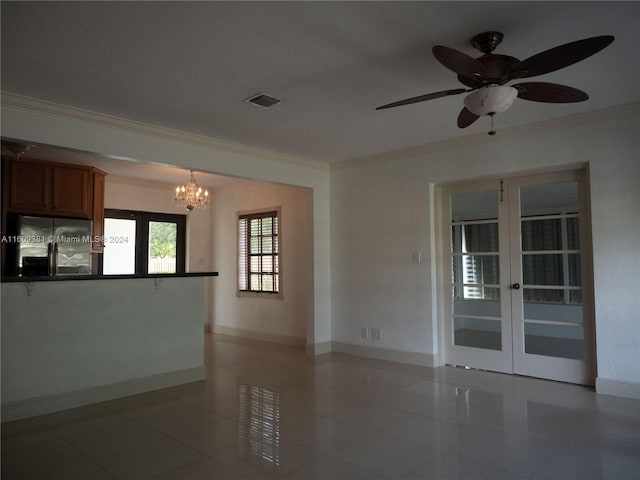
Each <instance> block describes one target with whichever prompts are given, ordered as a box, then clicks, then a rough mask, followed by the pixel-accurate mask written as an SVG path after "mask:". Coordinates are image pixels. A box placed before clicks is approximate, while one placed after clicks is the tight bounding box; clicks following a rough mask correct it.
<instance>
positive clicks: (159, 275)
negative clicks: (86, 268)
mask: <svg viewBox="0 0 640 480" xmlns="http://www.w3.org/2000/svg"><path fill="white" fill-rule="evenodd" d="M217 276H218V272H188V273H149V274H146V275H69V274H67V275H55V276H51V277H35V276H34V277H5V276H3V277H2V282H3V283H5V282H6V283H10V282H60V281H65V280H125V279H130V278H183V277H217Z"/></svg>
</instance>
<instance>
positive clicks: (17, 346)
mask: <svg viewBox="0 0 640 480" xmlns="http://www.w3.org/2000/svg"><path fill="white" fill-rule="evenodd" d="M216 275H217V273H216V272H203V273H187V274H169V275H160V274H158V275H147V276H135V275H120V276H113V277H110V276H87V277H75V276H66V277H44V278H41V279H37V278H24V277H22V278H8V279H3V283H2V285H1V295H2V296H1V301H2V421H3V422H4V421H9V420H13V419H18V418H24V417H30V416H34V415H40V414H44V413H49V412H53V411H57V410H63V409H66V408H72V407H76V406H80V405H86V404H90V403H94V402H99V401H104V400H108V399H112V398H117V397H121V396H126V395H132V394H136V393H141V392H145V391H150V390H155V389H159V388H165V387H169V386H173V385H179V384H183V383H189V382H194V381H199V380H202V379H203V378H204V376H205V370H204V325H203V318H204V316H205V305H206V302H205V289H204V283H205V279H204V278H203V277H206V276H216ZM6 280H8V281H6ZM93 280H95V281H93Z"/></svg>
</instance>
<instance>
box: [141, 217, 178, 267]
mask: <svg viewBox="0 0 640 480" xmlns="http://www.w3.org/2000/svg"><path fill="white" fill-rule="evenodd" d="M177 233H178V225H177V224H175V223H173V222H151V221H150V222H149V253H148V254H149V268H148V273H176V250H177V249H176V246H177V243H176V238H177Z"/></svg>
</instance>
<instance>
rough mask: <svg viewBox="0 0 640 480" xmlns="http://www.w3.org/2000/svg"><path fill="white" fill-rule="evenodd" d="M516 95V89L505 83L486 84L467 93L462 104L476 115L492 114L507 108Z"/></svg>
mask: <svg viewBox="0 0 640 480" xmlns="http://www.w3.org/2000/svg"><path fill="white" fill-rule="evenodd" d="M517 96H518V90H516V89H515V88H513V87H507V86H505V85H487V86H484V87H481V88H479V89H478V90H476V91H475V92H473V93H471V94H469V95H467V96H466V97H465V99H464V106H465V107H467V109H468V110H469V111H470V112H472V113H474V114H476V115H478V116H483V115H492V114H496V113H502V112H504V111H505V110H507V109H508V108H509V107H510V106H511V105H512V104H513V102H514V100H515V99H516V97H517Z"/></svg>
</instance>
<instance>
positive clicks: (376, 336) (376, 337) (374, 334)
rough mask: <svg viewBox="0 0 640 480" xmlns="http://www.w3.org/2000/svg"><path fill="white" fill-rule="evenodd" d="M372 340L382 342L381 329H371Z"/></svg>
mask: <svg viewBox="0 0 640 480" xmlns="http://www.w3.org/2000/svg"><path fill="white" fill-rule="evenodd" d="M371 340H377V341H381V340H382V329H381V328H372V329H371Z"/></svg>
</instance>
